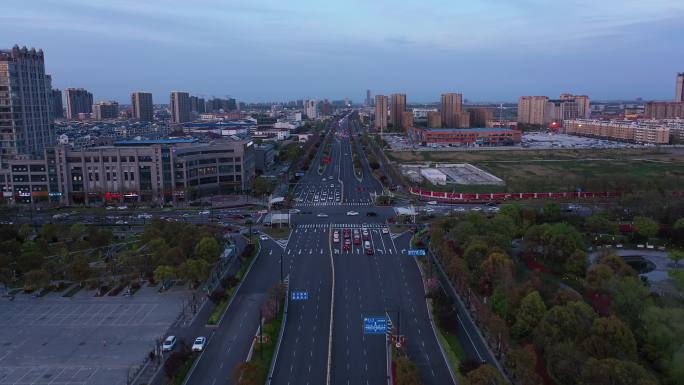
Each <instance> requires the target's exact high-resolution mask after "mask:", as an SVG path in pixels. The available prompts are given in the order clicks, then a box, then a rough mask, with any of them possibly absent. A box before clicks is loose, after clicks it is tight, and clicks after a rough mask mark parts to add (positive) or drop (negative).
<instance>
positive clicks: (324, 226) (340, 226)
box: [294, 223, 387, 229]
mask: <svg viewBox="0 0 684 385" xmlns="http://www.w3.org/2000/svg"><path fill="white" fill-rule="evenodd" d="M386 226H387V225H385V224H384V223H306V224H301V225H295V226H294V227H295V228H297V229H327V228H330V227H332V228H333V229H361V228H367V229H381V228H383V227H386Z"/></svg>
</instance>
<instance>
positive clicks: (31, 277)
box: [24, 269, 50, 290]
mask: <svg viewBox="0 0 684 385" xmlns="http://www.w3.org/2000/svg"><path fill="white" fill-rule="evenodd" d="M49 284H50V273H48V272H47V271H45V270H43V269H38V270H31V271H29V272H27V273H26V274H24V289H26V290H38V289H42V288H44V287H47V286H48V285H49Z"/></svg>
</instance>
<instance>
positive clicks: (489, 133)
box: [409, 127, 522, 146]
mask: <svg viewBox="0 0 684 385" xmlns="http://www.w3.org/2000/svg"><path fill="white" fill-rule="evenodd" d="M409 136H410V138H411V140H412V141H413V142H418V143H421V144H423V145H432V144H447V145H459V146H500V145H512V144H515V143H519V142H520V140H521V137H522V135H521V133H520V131H518V130H511V129H508V128H424V127H411V128H410V129H409Z"/></svg>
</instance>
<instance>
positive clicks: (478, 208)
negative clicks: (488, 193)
mask: <svg viewBox="0 0 684 385" xmlns="http://www.w3.org/2000/svg"><path fill="white" fill-rule="evenodd" d="M470 211H482V207H480V206H475V207H473V208H471V209H470Z"/></svg>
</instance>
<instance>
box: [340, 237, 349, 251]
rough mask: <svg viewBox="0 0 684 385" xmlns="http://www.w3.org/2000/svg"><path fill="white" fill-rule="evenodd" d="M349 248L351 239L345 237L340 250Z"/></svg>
mask: <svg viewBox="0 0 684 385" xmlns="http://www.w3.org/2000/svg"><path fill="white" fill-rule="evenodd" d="M349 249H351V241H350V240H349V239H345V240H344V244H343V245H342V250H343V251H349Z"/></svg>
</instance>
